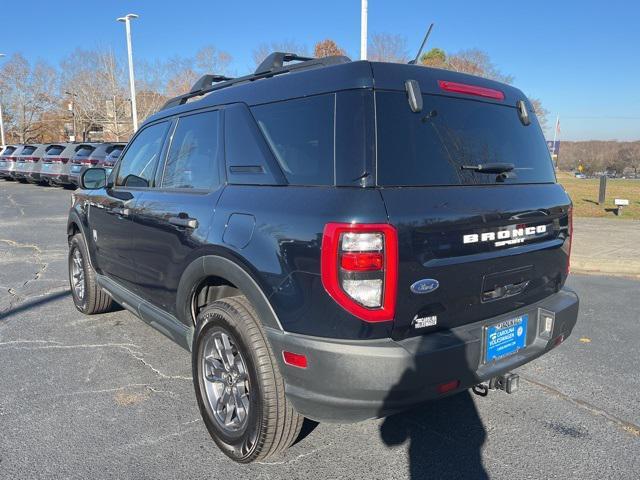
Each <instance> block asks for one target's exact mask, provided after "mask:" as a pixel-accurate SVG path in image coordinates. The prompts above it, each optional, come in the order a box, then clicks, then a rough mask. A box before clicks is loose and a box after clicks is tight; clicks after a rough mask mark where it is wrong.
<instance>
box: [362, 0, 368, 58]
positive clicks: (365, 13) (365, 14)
mask: <svg viewBox="0 0 640 480" xmlns="http://www.w3.org/2000/svg"><path fill="white" fill-rule="evenodd" d="M368 15H369V2H368V0H362V5H361V11H360V60H366V59H367V20H368V19H367V17H368Z"/></svg>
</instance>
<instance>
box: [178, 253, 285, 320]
mask: <svg viewBox="0 0 640 480" xmlns="http://www.w3.org/2000/svg"><path fill="white" fill-rule="evenodd" d="M214 276H215V277H221V278H224V279H225V280H227V281H229V282H231V283H233V284H234V285H235V286H236V287H238V289H239V290H240V291H241V292H242V293H243V295H245V296H246V297H247V299H248V300H249V302H251V305H252V306H253V307H254V308H255V309H256V312H257V313H258V317H259V318H260V321H261V322H262V325H263V326H264V327H266V328H272V329H275V330H278V331H284V330H283V328H282V325H281V323H280V320H279V319H278V316H277V315H276V313H275V311H274V310H273V307H272V306H271V303H270V302H269V300H268V298H267V296H266V295H265V294H264V291H263V290H262V288H261V287H260V285H259V284H258V282H256V280H255V279H254V278H253V277H252V276H251V275H250V274H249V272H247V270H245V269H244V268H243V267H241V266H240V265H239V264H238V263H237V262H234V261H232V260H230V259H228V258H225V257H221V256H218V255H204V256H202V257H198V258H197V259H195V260H194V261H193V262H191V263H190V264H189V265H188V266H187V268H186V269H185V270H184V273H183V274H182V277H181V278H180V283H179V284H178V292H177V295H176V307H177V308H176V310H177V313H178V317H179V319H180V321H181V322H183V323H184V324H186V325H188V326H190V327H191V326H193V322H192V320H191V308H190V307H191V298H192V297H193V294H194V293H195V289H196V287H197V286H198V285H200V283H201V282H202V281H203V280H205V279H206V278H207V277H214Z"/></svg>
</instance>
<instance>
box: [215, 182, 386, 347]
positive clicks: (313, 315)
mask: <svg viewBox="0 0 640 480" xmlns="http://www.w3.org/2000/svg"><path fill="white" fill-rule="evenodd" d="M233 214H245V215H249V216H252V217H253V218H254V219H255V221H254V227H253V232H252V233H251V234H250V238H249V239H248V241H241V242H239V241H237V238H238V236H239V235H236V234H235V233H236V232H233V231H230V230H229V229H230V228H231V229H233V228H239V229H242V230H244V231H245V232H246V230H247V229H246V228H244V226H246V222H245V221H243V222H239V223H236V222H233V221H232V222H231V223H230V222H229V218H230V216H231V215H233ZM213 222H214V223H213V226H212V229H211V233H210V237H209V242H210V243H213V244H217V245H220V246H222V247H225V248H226V249H229V250H231V251H232V252H233V253H234V254H235V255H237V256H239V257H240V258H243V259H245V261H246V264H248V265H250V268H251V269H252V272H250V273H252V274H253V275H254V276H255V278H256V279H257V281H258V283H259V284H260V286H261V287H262V289H263V291H264V293H265V295H266V296H267V298H268V299H269V301H270V302H271V305H272V307H273V309H274V311H275V312H276V314H277V316H278V318H279V320H280V323H281V324H282V326H283V328H284V329H285V330H286V331H290V332H295V333H301V334H306V335H315V336H319V337H333V338H350V339H369V338H382V337H387V336H388V335H389V334H390V329H391V323H390V322H383V323H380V324H367V323H365V322H362V321H361V320H359V319H357V318H356V317H354V316H352V315H350V314H348V313H347V312H346V311H345V310H343V309H342V308H341V307H340V306H338V304H337V303H336V302H335V301H334V300H333V299H332V298H331V297H330V296H329V295H328V294H327V293H326V291H325V290H324V287H323V286H322V282H321V279H320V246H321V243H322V232H323V230H324V226H325V224H326V223H328V222H346V223H349V222H358V223H386V222H387V215H386V211H385V208H384V204H383V202H382V198H381V196H380V193H379V192H378V191H377V190H374V189H362V188H334V187H294V186H287V187H277V186H276V187H270V186H234V185H230V186H228V187H227V188H226V189H225V191H224V193H223V194H222V197H221V199H220V202H219V203H218V207H217V210H216V214H215V216H214V221H213ZM229 225H231V227H229ZM234 225H238V227H235V226H234ZM239 233H243V232H239ZM243 234H244V233H243Z"/></svg>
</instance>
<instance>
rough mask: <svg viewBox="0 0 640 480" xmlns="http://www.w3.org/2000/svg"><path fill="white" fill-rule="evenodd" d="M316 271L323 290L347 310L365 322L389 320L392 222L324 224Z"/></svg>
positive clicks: (393, 278) (394, 254)
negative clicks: (319, 262)
mask: <svg viewBox="0 0 640 480" xmlns="http://www.w3.org/2000/svg"><path fill="white" fill-rule="evenodd" d="M320 272H321V277H322V285H323V286H324V288H325V290H326V291H327V293H329V295H331V297H332V298H333V299H334V300H335V301H336V302H337V303H338V304H339V305H340V306H341V307H342V308H344V309H345V310H347V311H348V312H349V313H351V314H353V315H355V316H357V317H358V318H360V319H362V320H365V321H367V322H386V321H390V320H393V317H394V315H395V307H396V294H397V283H398V234H397V231H396V229H395V228H394V227H393V226H392V225H389V224H350V223H329V224H327V225H326V226H325V228H324V232H323V236H322V258H321V264H320Z"/></svg>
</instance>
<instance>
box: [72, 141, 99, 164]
mask: <svg viewBox="0 0 640 480" xmlns="http://www.w3.org/2000/svg"><path fill="white" fill-rule="evenodd" d="M95 149H96V147H95V145H88V144H81V145H78V146H77V147H76V153H75V155H74V156H73V158H72V159H71V163H73V164H75V165H91V164H92V162H91V158H90V157H91V154H92V153H93V151H94V150H95ZM95 163H96V164H97V163H98V160H97V159H96V160H95Z"/></svg>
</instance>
